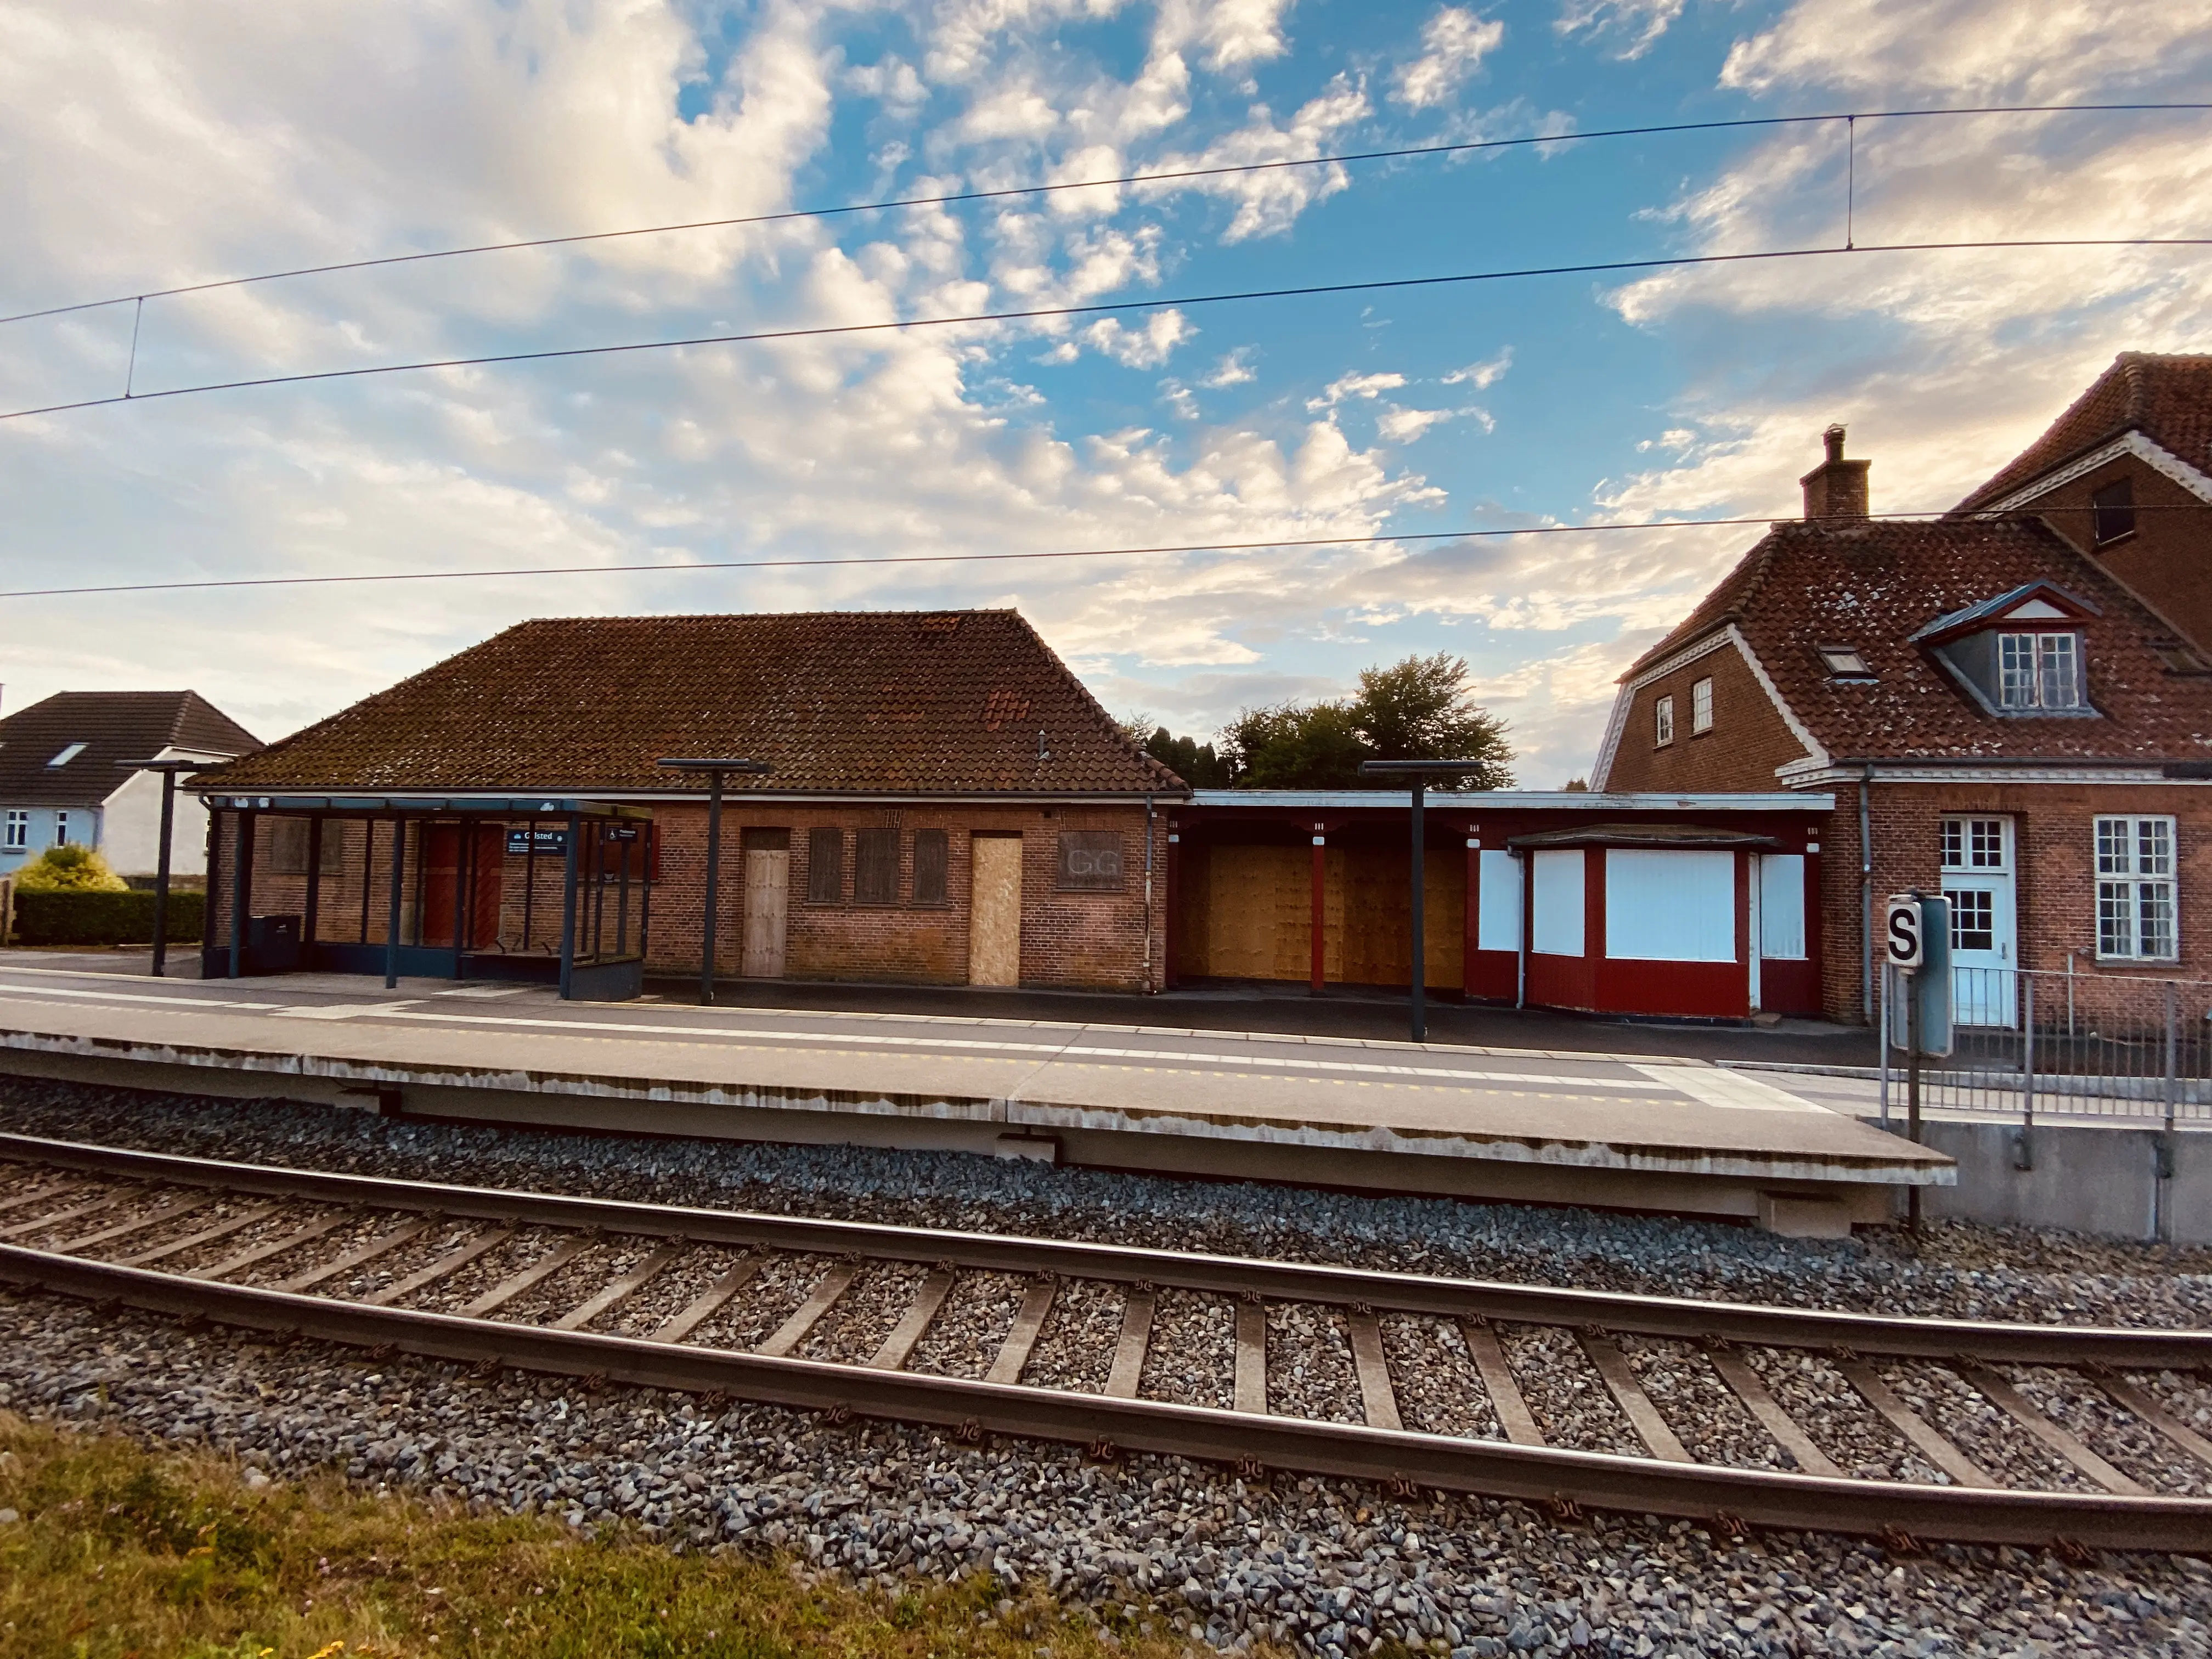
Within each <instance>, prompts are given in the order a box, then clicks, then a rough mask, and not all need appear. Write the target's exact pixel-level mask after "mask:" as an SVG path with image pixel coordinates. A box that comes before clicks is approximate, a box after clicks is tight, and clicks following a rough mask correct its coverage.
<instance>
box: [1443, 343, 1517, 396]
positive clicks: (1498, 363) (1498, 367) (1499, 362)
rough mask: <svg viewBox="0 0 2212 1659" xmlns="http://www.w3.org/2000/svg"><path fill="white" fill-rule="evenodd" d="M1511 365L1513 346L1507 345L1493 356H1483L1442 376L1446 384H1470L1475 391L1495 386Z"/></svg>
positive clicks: (1502, 378)
mask: <svg viewBox="0 0 2212 1659" xmlns="http://www.w3.org/2000/svg"><path fill="white" fill-rule="evenodd" d="M1512 367H1513V348H1512V347H1511V346H1507V347H1506V348H1505V349H1504V350H1503V351H1501V352H1499V353H1498V355H1497V356H1495V357H1487V358H1485V359H1484V360H1483V361H1482V362H1479V363H1469V364H1468V366H1467V367H1466V368H1455V369H1454V370H1453V371H1452V372H1451V373H1450V374H1447V375H1444V376H1443V383H1444V384H1445V385H1446V386H1473V387H1474V389H1475V390H1476V391H1477V392H1481V391H1485V390H1486V389H1487V388H1489V387H1491V386H1496V385H1497V384H1498V382H1499V381H1500V380H1504V378H1505V371H1506V370H1507V369H1509V368H1512Z"/></svg>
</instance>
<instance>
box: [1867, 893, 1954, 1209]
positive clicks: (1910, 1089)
mask: <svg viewBox="0 0 2212 1659" xmlns="http://www.w3.org/2000/svg"><path fill="white" fill-rule="evenodd" d="M1882 939H1883V942H1884V950H1885V954H1886V956H1887V964H1888V965H1887V972H1886V975H1885V978H1886V981H1887V988H1886V990H1885V994H1884V997H1883V1002H1884V1018H1883V1020H1882V1024H1883V1026H1884V1027H1885V1028H1886V1029H1885V1035H1884V1037H1883V1042H1885V1044H1887V1045H1892V1046H1901V1047H1902V1048H1904V1049H1905V1114H1906V1127H1905V1133H1907V1134H1908V1135H1909V1136H1910V1137H1911V1139H1912V1140H1913V1141H1914V1142H1915V1143H1916V1144H1917V1142H1918V1141H1919V1139H1920V1060H1921V1057H1922V1056H1923V1055H1924V1054H1936V1055H1939V1056H1940V1055H1943V1054H1949V1053H1950V1052H1951V902H1950V901H1949V900H1948V899H1946V898H1942V897H1939V896H1934V895H1931V894H1927V893H1921V892H1917V891H1916V892H1911V893H1893V894H1891V895H1890V896H1889V902H1887V904H1886V905H1885V906H1884V907H1883V912H1882ZM1900 1027H1902V1028H1903V1035H1904V1038H1905V1041H1904V1042H1903V1043H1902V1044H1901V1045H1898V1044H1897V1037H1898V1036H1899V1028H1900ZM1882 1063H1883V1065H1884V1066H1885V1067H1887V1065H1888V1063H1889V1062H1888V1057H1887V1054H1885V1055H1884V1057H1883V1060H1882ZM1885 1098H1887V1097H1886V1096H1885ZM1908 1191H1909V1200H1908V1202H1909V1204H1910V1206H1911V1208H1910V1211H1909V1212H1908V1217H1907V1225H1910V1226H1911V1229H1912V1231H1914V1232H1918V1231H1920V1188H1917V1187H1913V1188H1909V1189H1908Z"/></svg>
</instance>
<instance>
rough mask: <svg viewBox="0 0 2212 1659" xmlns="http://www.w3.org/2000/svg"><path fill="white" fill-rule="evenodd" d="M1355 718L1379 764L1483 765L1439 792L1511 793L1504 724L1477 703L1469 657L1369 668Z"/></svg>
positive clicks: (1440, 782)
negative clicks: (1469, 680) (1458, 762)
mask: <svg viewBox="0 0 2212 1659" xmlns="http://www.w3.org/2000/svg"><path fill="white" fill-rule="evenodd" d="M1350 713H1351V715H1352V728H1353V729H1354V730H1355V731H1357V732H1358V734H1359V735H1360V737H1361V738H1363V739H1364V740H1365V742H1366V743H1367V744H1368V746H1369V747H1370V749H1372V750H1373V751H1374V755H1375V758H1376V759H1377V760H1472V761H1480V762H1481V763H1482V765H1481V767H1480V769H1478V770H1476V771H1474V772H1469V773H1467V774H1465V775H1462V776H1459V777H1452V778H1438V779H1437V780H1435V781H1434V783H1433V784H1432V786H1431V787H1435V788H1437V789H1504V788H1508V787H1510V786H1511V784H1512V782H1513V773H1512V769H1511V767H1510V762H1511V761H1512V759H1513V749H1512V746H1511V744H1508V743H1507V742H1506V740H1505V724H1504V721H1502V720H1498V718H1497V717H1496V716H1495V715H1492V714H1485V713H1484V712H1483V711H1482V709H1480V708H1478V707H1477V706H1476V705H1475V703H1474V693H1473V692H1472V691H1470V690H1468V684H1467V659H1466V658H1464V657H1455V656H1454V655H1452V654H1451V653H1449V651H1439V652H1437V653H1434V654H1433V655H1431V656H1426V657H1424V656H1418V655H1417V656H1411V657H1407V659H1405V660H1404V661H1403V662H1400V663H1395V664H1393V665H1391V666H1389V667H1388V668H1369V669H1364V670H1363V671H1361V673H1360V676H1359V695H1358V696H1356V697H1354V698H1353V699H1352V703H1351V708H1350Z"/></svg>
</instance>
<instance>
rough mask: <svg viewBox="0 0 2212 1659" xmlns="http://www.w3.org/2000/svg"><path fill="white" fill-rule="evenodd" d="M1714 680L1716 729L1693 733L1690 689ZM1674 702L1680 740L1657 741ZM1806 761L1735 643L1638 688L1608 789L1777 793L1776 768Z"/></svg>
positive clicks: (1675, 733)
mask: <svg viewBox="0 0 2212 1659" xmlns="http://www.w3.org/2000/svg"><path fill="white" fill-rule="evenodd" d="M1708 677H1711V680H1712V682H1713V726H1712V730H1711V731H1710V732H1698V733H1695V734H1692V732H1691V730H1690V723H1691V722H1690V708H1691V687H1692V686H1693V685H1695V684H1697V682H1698V681H1699V680H1701V679H1705V678H1708ZM1664 696H1672V697H1673V698H1674V742H1672V743H1670V744H1667V745H1665V746H1664V747H1661V746H1659V745H1658V744H1656V743H1655V742H1654V741H1653V734H1654V732H1655V730H1656V709H1657V706H1658V702H1659V699H1660V698H1662V697H1664ZM1804 758H1805V747H1804V745H1803V744H1801V743H1799V742H1798V741H1797V739H1796V737H1794V736H1793V735H1791V733H1790V728H1789V726H1787V725H1785V724H1784V721H1783V719H1782V716H1781V714H1780V713H1779V712H1778V710H1777V709H1776V708H1775V707H1774V701H1773V699H1772V698H1771V697H1769V696H1767V695H1766V690H1765V687H1763V686H1761V685H1760V684H1759V681H1758V679H1757V678H1755V677H1754V676H1753V673H1752V671H1751V666H1750V665H1749V664H1748V663H1747V662H1745V661H1744V659H1743V653H1741V652H1740V651H1738V650H1737V649H1736V648H1735V647H1734V646H1733V645H1723V646H1722V647H1720V648H1719V649H1718V650H1715V651H1709V652H1707V653H1705V655H1704V656H1702V657H1699V659H1697V660H1696V661H1695V662H1692V663H1686V664H1685V665H1683V666H1681V667H1680V668H1678V669H1675V670H1674V671H1673V672H1672V673H1669V674H1667V675H1664V676H1662V678H1658V679H1656V680H1654V681H1653V682H1652V683H1651V684H1649V685H1647V686H1644V688H1643V689H1642V690H1638V692H1637V693H1636V695H1635V697H1634V699H1633V700H1632V703H1631V705H1630V708H1629V711H1628V723H1627V725H1626V726H1625V727H1624V728H1623V730H1622V732H1621V736H1620V750H1619V751H1618V752H1617V753H1616V754H1615V755H1614V756H1613V769H1612V770H1611V771H1610V772H1609V773H1607V775H1606V779H1605V786H1604V787H1606V788H1607V789H1616V790H1638V789H1656V790H1667V791H1672V790H1683V791H1709V790H1731V789H1734V790H1767V789H1778V788H1779V787H1781V785H1780V784H1778V782H1776V781H1775V777H1774V769H1775V768H1777V767H1778V766H1784V765H1786V764H1788V763H1790V762H1791V761H1794V760H1802V759H1804Z"/></svg>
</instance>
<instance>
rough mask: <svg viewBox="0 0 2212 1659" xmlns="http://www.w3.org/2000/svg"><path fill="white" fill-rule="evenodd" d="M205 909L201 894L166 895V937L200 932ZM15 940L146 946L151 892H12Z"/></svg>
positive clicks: (180, 938) (179, 938)
mask: <svg viewBox="0 0 2212 1659" xmlns="http://www.w3.org/2000/svg"><path fill="white" fill-rule="evenodd" d="M206 913H207V895H206V894H204V893H172V894H170V895H169V917H168V921H169V942H170V943H171V944H173V945H175V944H184V943H186V942H188V941H190V940H192V939H197V938H198V937H199V936H200V920H201V918H202V917H203V916H204V915H206ZM153 942H154V896H153V895H152V894H151V893H24V892H18V893H17V894H16V895H15V943H16V944H18V945H151V944H152V943H153Z"/></svg>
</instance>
